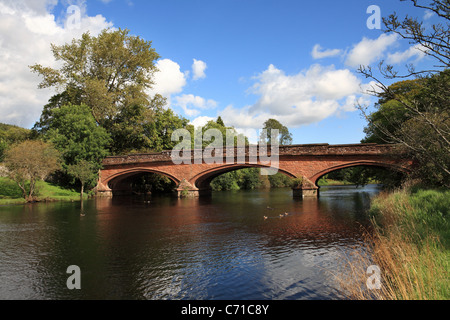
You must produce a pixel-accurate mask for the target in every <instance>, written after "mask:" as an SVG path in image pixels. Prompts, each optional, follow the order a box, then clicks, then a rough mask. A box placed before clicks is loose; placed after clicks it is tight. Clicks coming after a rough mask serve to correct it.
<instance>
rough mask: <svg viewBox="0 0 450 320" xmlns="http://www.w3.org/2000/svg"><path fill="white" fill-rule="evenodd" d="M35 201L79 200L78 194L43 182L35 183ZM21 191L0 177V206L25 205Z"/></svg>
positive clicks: (6, 179)
mask: <svg viewBox="0 0 450 320" xmlns="http://www.w3.org/2000/svg"><path fill="white" fill-rule="evenodd" d="M36 187H37V190H38V191H37V194H36V201H76V200H80V193H79V192H77V191H74V190H69V189H63V188H61V187H58V186H55V185H52V184H50V183H48V182H45V181H38V182H37V183H36ZM25 202H26V201H25V199H23V196H22V190H21V189H20V188H19V187H18V186H17V184H16V183H15V182H14V181H12V180H11V179H8V178H4V177H0V205H9V204H21V203H25Z"/></svg>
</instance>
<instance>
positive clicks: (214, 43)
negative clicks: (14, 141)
mask: <svg viewBox="0 0 450 320" xmlns="http://www.w3.org/2000/svg"><path fill="white" fill-rule="evenodd" d="M69 5H76V6H78V7H79V8H80V12H81V13H80V15H81V20H80V24H79V26H78V27H77V28H75V29H74V28H68V27H67V25H64V23H65V22H67V19H68V18H69V14H68V13H67V8H68V7H69ZM370 5H376V6H378V8H379V9H380V10H381V15H382V16H387V15H388V14H390V13H392V12H394V11H395V12H397V13H399V15H400V16H404V15H405V14H410V15H413V16H417V17H420V18H421V19H424V20H425V22H426V23H430V22H432V21H433V19H435V18H436V17H433V16H432V15H431V14H430V13H427V12H425V11H424V10H421V9H416V8H414V7H413V6H412V5H411V4H410V3H409V2H400V1H397V0H371V1H367V0H345V1H328V0H327V1H324V0H322V1H300V0H292V1H288V0H273V1H272V0H270V1H269V0H240V1H238V0H158V1H155V0H150V1H140V0H109V1H108V0H88V1H68V0H64V1H57V0H20V1H9V0H0V48H1V52H0V58H1V60H0V61H1V62H0V63H1V64H2V65H3V68H2V70H0V117H1V118H0V122H6V123H12V124H17V125H21V126H24V127H31V126H32V125H33V123H34V122H35V121H36V120H37V119H38V118H39V115H40V112H41V110H42V107H43V105H44V104H45V102H46V101H47V100H48V98H49V97H50V96H51V95H52V94H53V93H54V92H52V91H50V90H37V89H36V87H37V84H38V83H39V78H38V77H37V76H36V75H32V74H31V73H30V72H29V70H28V69H27V65H30V64H34V63H36V62H38V63H42V64H45V65H52V64H54V62H53V61H52V56H51V53H50V50H49V48H50V43H56V44H61V43H64V42H68V41H70V39H72V38H74V37H79V35H81V33H83V32H85V31H87V30H89V31H90V32H91V33H92V34H97V33H98V32H100V31H101V30H102V29H103V28H106V27H110V28H123V29H125V28H126V29H129V30H130V32H131V33H132V34H134V35H139V36H141V37H142V38H144V39H146V40H151V41H152V43H153V47H154V48H155V49H156V51H157V52H158V53H159V54H160V56H161V59H160V60H159V61H158V68H159V69H160V72H159V73H158V74H156V75H155V80H156V85H155V87H154V89H153V90H152V91H151V92H149V94H154V93H161V94H163V95H164V96H166V97H167V98H168V102H169V107H171V108H172V109H173V110H174V111H175V112H177V113H178V114H180V115H181V116H184V117H186V118H188V119H190V120H191V121H192V122H193V123H194V124H196V125H202V124H203V123H205V121H207V120H209V119H216V118H217V117H218V116H219V115H220V116H221V117H222V118H223V120H224V121H225V124H226V125H230V126H234V127H236V128H238V129H239V130H240V131H242V132H244V133H246V134H248V135H249V136H251V135H252V134H253V133H255V132H256V131H255V130H257V129H259V128H261V126H262V123H263V122H264V121H265V120H267V119H268V118H275V119H278V120H279V121H280V122H282V123H283V124H285V125H286V126H287V127H288V128H289V129H290V131H291V132H292V133H293V138H294V143H296V144H302V143H330V144H345V143H358V142H359V141H360V140H361V139H362V138H363V137H364V133H363V127H364V126H365V120H364V119H362V117H361V114H360V112H359V111H357V110H356V109H355V107H354V106H355V102H356V101H359V102H360V103H362V104H366V105H373V103H374V101H376V100H374V99H373V98H372V97H370V96H368V95H365V94H363V91H364V90H365V89H367V88H368V84H369V80H367V79H364V78H362V77H361V76H360V75H359V74H358V73H357V72H356V70H357V68H358V66H359V64H364V65H376V63H377V62H378V61H379V60H381V59H386V60H387V61H388V62H391V63H393V64H394V65H396V66H398V67H402V66H403V65H404V64H405V63H415V64H417V65H418V67H420V66H421V65H424V64H427V63H429V61H428V60H427V57H424V56H423V54H421V53H420V51H419V50H416V49H415V48H413V47H412V46H411V45H410V44H408V43H407V42H405V41H403V40H401V39H399V38H398V37H395V36H393V35H386V34H383V32H382V31H381V30H377V29H369V28H368V26H367V20H368V19H369V18H370V17H371V16H372V13H367V9H368V7H369V6H370Z"/></svg>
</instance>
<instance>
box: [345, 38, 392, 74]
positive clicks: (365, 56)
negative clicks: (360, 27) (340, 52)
mask: <svg viewBox="0 0 450 320" xmlns="http://www.w3.org/2000/svg"><path fill="white" fill-rule="evenodd" d="M397 40H398V36H397V35H396V34H390V35H386V34H384V33H383V34H381V35H380V36H379V37H378V38H377V39H374V40H373V39H368V38H365V37H364V38H363V39H362V40H361V41H360V42H359V43H358V44H356V45H355V46H354V47H353V48H352V50H351V51H350V53H349V54H348V56H347V59H346V61H345V63H346V65H348V66H350V67H354V68H358V67H359V66H361V65H363V66H367V65H370V64H371V63H373V62H374V61H377V60H380V59H381V58H382V57H383V56H384V54H385V51H386V50H387V49H388V48H389V47H390V46H392V45H394V44H395V43H396V42H397Z"/></svg>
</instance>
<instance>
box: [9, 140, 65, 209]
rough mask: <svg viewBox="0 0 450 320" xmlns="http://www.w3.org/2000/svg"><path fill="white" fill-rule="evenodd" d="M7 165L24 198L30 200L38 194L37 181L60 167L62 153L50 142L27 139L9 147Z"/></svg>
mask: <svg viewBox="0 0 450 320" xmlns="http://www.w3.org/2000/svg"><path fill="white" fill-rule="evenodd" d="M5 166H6V168H7V169H8V171H9V176H10V178H11V179H12V180H14V181H15V182H16V183H17V185H18V186H19V187H20V189H21V190H22V193H23V197H24V199H25V200H27V201H29V202H30V201H33V200H34V198H35V195H36V191H37V190H36V181H38V180H43V179H45V178H47V177H48V176H49V175H50V174H51V173H53V172H55V171H56V170H58V169H60V167H61V159H60V153H59V152H58V151H57V150H56V149H55V148H54V147H53V146H52V145H51V144H49V143H45V142H43V141H31V140H27V141H24V142H22V143H20V144H17V145H15V146H12V147H11V148H10V149H8V151H7V152H6V155H5Z"/></svg>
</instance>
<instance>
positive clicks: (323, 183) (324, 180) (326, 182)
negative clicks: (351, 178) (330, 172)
mask: <svg viewBox="0 0 450 320" xmlns="http://www.w3.org/2000/svg"><path fill="white" fill-rule="evenodd" d="M317 184H318V185H319V187H326V186H349V185H352V184H353V183H352V182H348V181H341V180H333V179H327V178H322V179H320V180H319V182H318V183H317Z"/></svg>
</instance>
